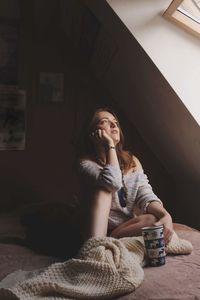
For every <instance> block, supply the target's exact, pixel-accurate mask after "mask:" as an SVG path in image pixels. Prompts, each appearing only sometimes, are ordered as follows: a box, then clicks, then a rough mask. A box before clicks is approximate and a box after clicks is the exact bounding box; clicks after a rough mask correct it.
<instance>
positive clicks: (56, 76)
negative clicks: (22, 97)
mask: <svg viewBox="0 0 200 300" xmlns="http://www.w3.org/2000/svg"><path fill="white" fill-rule="evenodd" d="M39 102H44V103H61V102H64V73H54V72H40V74H39Z"/></svg>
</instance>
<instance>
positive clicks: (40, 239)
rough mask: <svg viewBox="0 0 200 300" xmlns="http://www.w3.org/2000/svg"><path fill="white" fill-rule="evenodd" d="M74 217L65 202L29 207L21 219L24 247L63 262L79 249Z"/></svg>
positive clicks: (78, 229)
mask: <svg viewBox="0 0 200 300" xmlns="http://www.w3.org/2000/svg"><path fill="white" fill-rule="evenodd" d="M77 219H78V215H77V214H75V211H74V208H73V207H70V206H69V205H66V203H43V204H41V205H35V206H30V207H29V209H28V210H27V211H26V212H25V213H23V215H22V217H21V224H22V225H23V226H24V227H25V229H26V236H25V245H26V246H27V247H29V248H31V249H33V250H34V251H35V252H38V253H41V254H44V255H50V256H55V257H59V258H63V259H68V258H71V257H74V256H75V255H76V254H77V251H78V249H79V248H80V246H81V235H80V227H79V223H78V220H77Z"/></svg>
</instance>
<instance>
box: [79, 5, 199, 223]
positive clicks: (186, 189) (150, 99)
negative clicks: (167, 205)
mask: <svg viewBox="0 0 200 300" xmlns="http://www.w3.org/2000/svg"><path fill="white" fill-rule="evenodd" d="M83 2H84V3H85V4H86V5H87V6H88V7H89V8H90V9H91V11H92V12H93V13H94V14H95V15H96V16H97V18H98V20H99V21H100V22H101V24H102V27H103V28H105V29H106V31H107V32H108V34H109V35H110V36H112V40H114V41H115V44H116V47H117V51H116V53H115V55H114V56H113V57H112V60H111V61H110V64H109V66H108V68H107V70H106V72H105V73H104V74H103V76H102V77H101V78H99V80H100V81H101V82H102V83H103V85H104V86H106V87H107V89H108V90H109V91H110V93H111V95H112V96H113V98H114V99H115V100H116V101H117V102H118V103H119V105H120V106H121V107H122V109H123V111H124V112H125V113H126V116H127V118H128V119H129V121H130V122H132V123H133V124H134V126H135V127H136V128H137V129H138V131H139V132H140V134H141V136H142V137H143V139H144V140H145V142H146V143H147V145H148V146H149V148H150V149H151V150H152V151H153V152H154V153H155V155H156V156H157V158H158V159H159V160H160V161H161V163H162V164H163V165H164V167H165V169H166V170H167V171H168V173H169V174H170V175H171V177H172V178H173V179H174V181H175V183H176V186H177V203H176V205H178V206H179V205H180V207H181V211H182V213H183V215H184V216H185V219H186V218H187V215H188V199H189V203H190V215H192V216H193V221H194V224H195V225H196V226H199V227H200V224H199V214H198V210H197V209H196V207H197V205H198V203H199V197H200V128H199V126H198V124H197V122H196V121H195V120H194V118H193V117H192V116H191V114H190V113H189V111H188V110H187V108H186V107H185V106H184V104H183V102H182V101H181V100H180V98H179V97H178V95H177V94H176V93H175V91H174V90H173V88H172V87H171V86H170V85H169V83H168V82H167V80H166V79H165V78H164V76H163V75H162V74H161V72H160V71H159V69H158V68H157V67H156V66H155V64H154V63H153V61H152V60H151V58H150V57H149V56H148V55H147V53H146V52H145V51H144V49H143V48H142V47H141V45H140V44H139V43H138V42H137V40H136V39H135V38H134V36H133V35H132V34H131V32H130V31H129V30H128V29H127V27H126V26H125V25H124V24H123V23H122V21H121V20H120V19H119V17H118V16H117V15H116V14H115V12H114V11H113V10H112V9H111V7H110V6H109V5H108V4H107V2H106V1H98V0H93V1H89V0H84V1H83ZM158 46H159V45H158ZM96 64H97V65H99V68H101V66H100V64H99V63H98V62H96ZM172 67H173V66H172Z"/></svg>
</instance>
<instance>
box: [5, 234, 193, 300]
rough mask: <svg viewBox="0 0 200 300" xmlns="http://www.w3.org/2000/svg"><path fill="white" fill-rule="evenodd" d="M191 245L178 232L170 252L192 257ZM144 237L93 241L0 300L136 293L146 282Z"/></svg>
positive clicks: (8, 291)
mask: <svg viewBox="0 0 200 300" xmlns="http://www.w3.org/2000/svg"><path fill="white" fill-rule="evenodd" d="M191 251H192V245H191V243H190V242H188V241H186V240H183V239H180V238H179V237H178V236H177V234H176V233H175V232H174V234H173V237H172V240H171V242H170V243H169V245H168V246H167V247H166V252H167V253H171V254H189V253H191ZM145 257H146V255H145V248H144V242H143V238H142V237H126V238H121V239H115V238H112V237H105V238H90V239H89V240H88V241H86V242H85V243H84V245H83V246H82V248H81V249H80V252H79V254H78V256H77V257H76V258H73V259H70V260H68V261H65V262H61V263H54V264H52V265H50V266H49V267H48V268H47V269H45V270H44V271H43V272H42V273H41V274H39V275H37V276H35V277H33V278H31V279H28V280H25V281H23V282H21V283H17V284H16V285H15V286H14V287H11V288H1V289H0V299H4V300H11V299H21V300H34V299H37V300H39V299H41V300H44V299H45V300H61V299H62V300H63V299H65V300H66V299H68V300H72V299H73V300H74V299H109V298H112V297H117V296H120V295H122V294H126V293H130V292H133V291H134V290H135V289H136V288H137V287H138V286H139V285H140V284H141V283H142V281H143V279H144V271H143V268H142V267H143V266H144V265H145Z"/></svg>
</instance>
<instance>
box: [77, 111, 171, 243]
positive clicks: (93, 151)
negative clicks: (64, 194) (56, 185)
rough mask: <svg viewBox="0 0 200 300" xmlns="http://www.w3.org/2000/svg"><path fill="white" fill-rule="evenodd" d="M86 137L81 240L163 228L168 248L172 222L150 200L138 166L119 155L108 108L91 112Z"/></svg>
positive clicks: (124, 154)
mask: <svg viewBox="0 0 200 300" xmlns="http://www.w3.org/2000/svg"><path fill="white" fill-rule="evenodd" d="M87 135H88V138H89V142H90V143H89V148H88V150H87V153H86V154H85V155H84V157H82V158H81V160H80V164H79V169H80V179H81V193H82V207H83V210H84V216H85V218H84V239H87V238H89V237H103V236H107V235H108V236H111V237H115V238H121V237H126V236H138V235H141V228H142V227H145V226H154V225H160V224H163V225H164V233H165V242H166V244H168V243H169V241H170V239H171V236H172V231H173V223H172V218H171V216H170V214H169V213H168V212H167V211H166V210H165V208H164V207H163V204H162V202H161V200H160V199H159V198H158V197H157V196H156V195H155V194H154V192H153V190H152V187H151V186H150V184H149V182H148V179H147V176H146V175H145V174H144V172H143V168H142V166H141V163H140V162H139V160H138V159H137V158H136V157H135V156H133V155H131V154H130V153H129V152H128V151H125V150H123V143H124V137H123V133H122V130H121V128H120V125H119V122H118V119H117V116H116V115H115V114H114V113H113V112H112V111H111V110H109V109H107V108H106V109H98V110H96V111H95V112H94V114H93V117H92V120H91V122H90V124H89V127H88V132H87Z"/></svg>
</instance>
